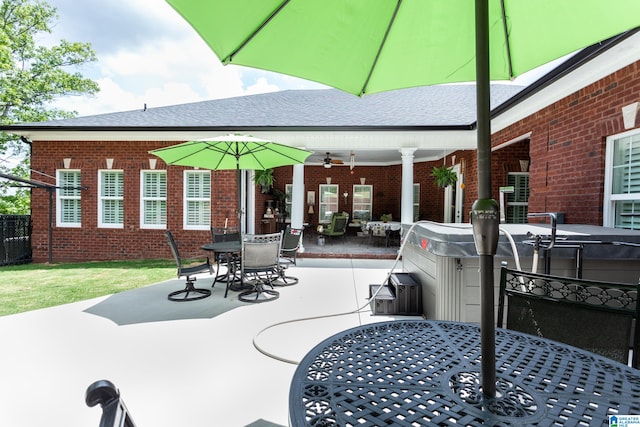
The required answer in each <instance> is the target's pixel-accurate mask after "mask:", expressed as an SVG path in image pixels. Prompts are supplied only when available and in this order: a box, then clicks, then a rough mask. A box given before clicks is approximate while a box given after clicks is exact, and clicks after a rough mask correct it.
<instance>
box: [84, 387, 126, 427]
mask: <svg viewBox="0 0 640 427" xmlns="http://www.w3.org/2000/svg"><path fill="white" fill-rule="evenodd" d="M84 401H85V403H86V404H87V406H89V407H90V408H93V407H94V406H96V405H97V404H100V406H101V407H102V416H101V417H100V424H99V427H135V426H136V425H135V423H134V422H133V419H132V418H131V414H130V413H129V410H128V409H127V406H126V405H125V404H124V401H123V400H122V397H120V392H119V391H118V389H117V388H116V386H115V385H113V383H112V382H111V381H108V380H99V381H96V382H94V383H93V384H91V385H90V386H89V387H88V388H87V391H86V393H85V399H84Z"/></svg>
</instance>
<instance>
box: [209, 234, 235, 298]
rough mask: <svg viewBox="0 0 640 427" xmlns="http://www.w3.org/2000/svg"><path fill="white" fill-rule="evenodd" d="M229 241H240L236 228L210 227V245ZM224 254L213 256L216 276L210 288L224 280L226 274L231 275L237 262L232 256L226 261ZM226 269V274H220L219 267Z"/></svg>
mask: <svg viewBox="0 0 640 427" xmlns="http://www.w3.org/2000/svg"><path fill="white" fill-rule="evenodd" d="M231 241H237V242H239V241H240V231H239V230H238V228H237V227H211V243H218V242H231ZM227 255H228V254H226V253H216V254H215V263H216V275H215V277H214V279H213V283H212V284H211V287H214V286H215V285H216V282H217V281H219V280H226V278H227V274H230V273H231V274H232V270H233V268H234V266H235V265H237V262H238V256H234V257H233V258H232V259H230V260H228V259H227ZM222 266H225V267H227V273H226V274H220V267H222Z"/></svg>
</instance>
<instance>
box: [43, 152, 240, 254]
mask: <svg viewBox="0 0 640 427" xmlns="http://www.w3.org/2000/svg"><path fill="white" fill-rule="evenodd" d="M171 144H172V143H162V142H140V141H117V142H101V141H81V142H75V141H64V142H41V141H34V142H33V145H32V162H31V165H32V168H33V169H34V170H37V171H40V172H44V173H45V174H47V175H49V176H51V177H55V175H56V170H57V169H62V168H63V167H64V166H63V159H64V158H71V164H70V168H71V169H80V171H81V180H82V186H84V187H88V190H86V191H82V196H81V197H82V228H68V227H56V225H55V223H56V222H55V196H54V210H53V221H52V222H53V245H52V252H53V259H54V260H55V261H71V260H109V259H145V258H170V257H171V253H170V251H169V247H168V245H167V243H166V240H165V237H164V230H149V229H140V170H141V169H149V159H150V158H156V157H155V156H153V155H150V154H149V153H148V151H149V150H152V149H155V148H158V147H160V146H165V145H171ZM107 158H113V159H114V162H113V167H112V168H113V169H121V170H123V171H124V191H125V195H124V227H123V228H122V229H109V228H98V226H97V224H98V197H97V189H98V170H99V169H106V168H107V164H106V159H107ZM156 169H166V170H167V187H168V198H167V228H168V229H169V230H171V231H172V232H173V234H174V236H175V238H176V240H177V241H178V243H179V245H180V247H181V252H182V255H183V256H191V255H193V256H197V255H202V251H201V250H200V249H199V247H200V245H201V244H202V243H205V242H207V241H209V240H210V232H209V231H200V230H198V231H194V230H183V227H182V220H183V215H182V210H183V202H182V192H183V171H184V170H185V169H191V168H183V167H180V166H171V167H168V168H167V167H166V166H165V164H164V162H162V161H161V160H160V159H158V160H157V165H156ZM33 178H34V179H40V180H43V179H42V176H35V175H34V176H33ZM45 181H47V182H54V178H50V179H46V180H45ZM211 183H212V197H211V202H212V218H211V222H212V225H214V226H223V225H224V221H225V218H226V217H228V218H229V225H230V226H231V225H236V224H237V219H236V217H235V215H234V213H235V211H236V207H237V196H236V193H235V191H230V189H235V187H236V174H235V171H212V172H211ZM48 206H49V198H48V194H47V192H46V190H43V189H34V190H33V191H32V215H33V239H32V241H33V258H34V262H45V261H47V260H48V250H49V248H48V224H49V217H48V215H49V208H48Z"/></svg>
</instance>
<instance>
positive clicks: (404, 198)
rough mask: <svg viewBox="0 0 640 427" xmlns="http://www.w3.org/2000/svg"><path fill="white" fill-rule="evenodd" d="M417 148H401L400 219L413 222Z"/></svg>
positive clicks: (405, 222)
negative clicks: (414, 157) (414, 172)
mask: <svg viewBox="0 0 640 427" xmlns="http://www.w3.org/2000/svg"><path fill="white" fill-rule="evenodd" d="M415 152H416V148H401V149H400V153H401V154H402V193H401V198H400V221H401V222H402V223H403V224H413V153H415Z"/></svg>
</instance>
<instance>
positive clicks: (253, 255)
mask: <svg viewBox="0 0 640 427" xmlns="http://www.w3.org/2000/svg"><path fill="white" fill-rule="evenodd" d="M281 244H282V232H280V233H271V234H245V235H244V237H243V239H242V255H241V265H242V270H243V271H246V270H269V269H275V268H277V267H278V265H279V264H278V263H279V259H280V245H281Z"/></svg>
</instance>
